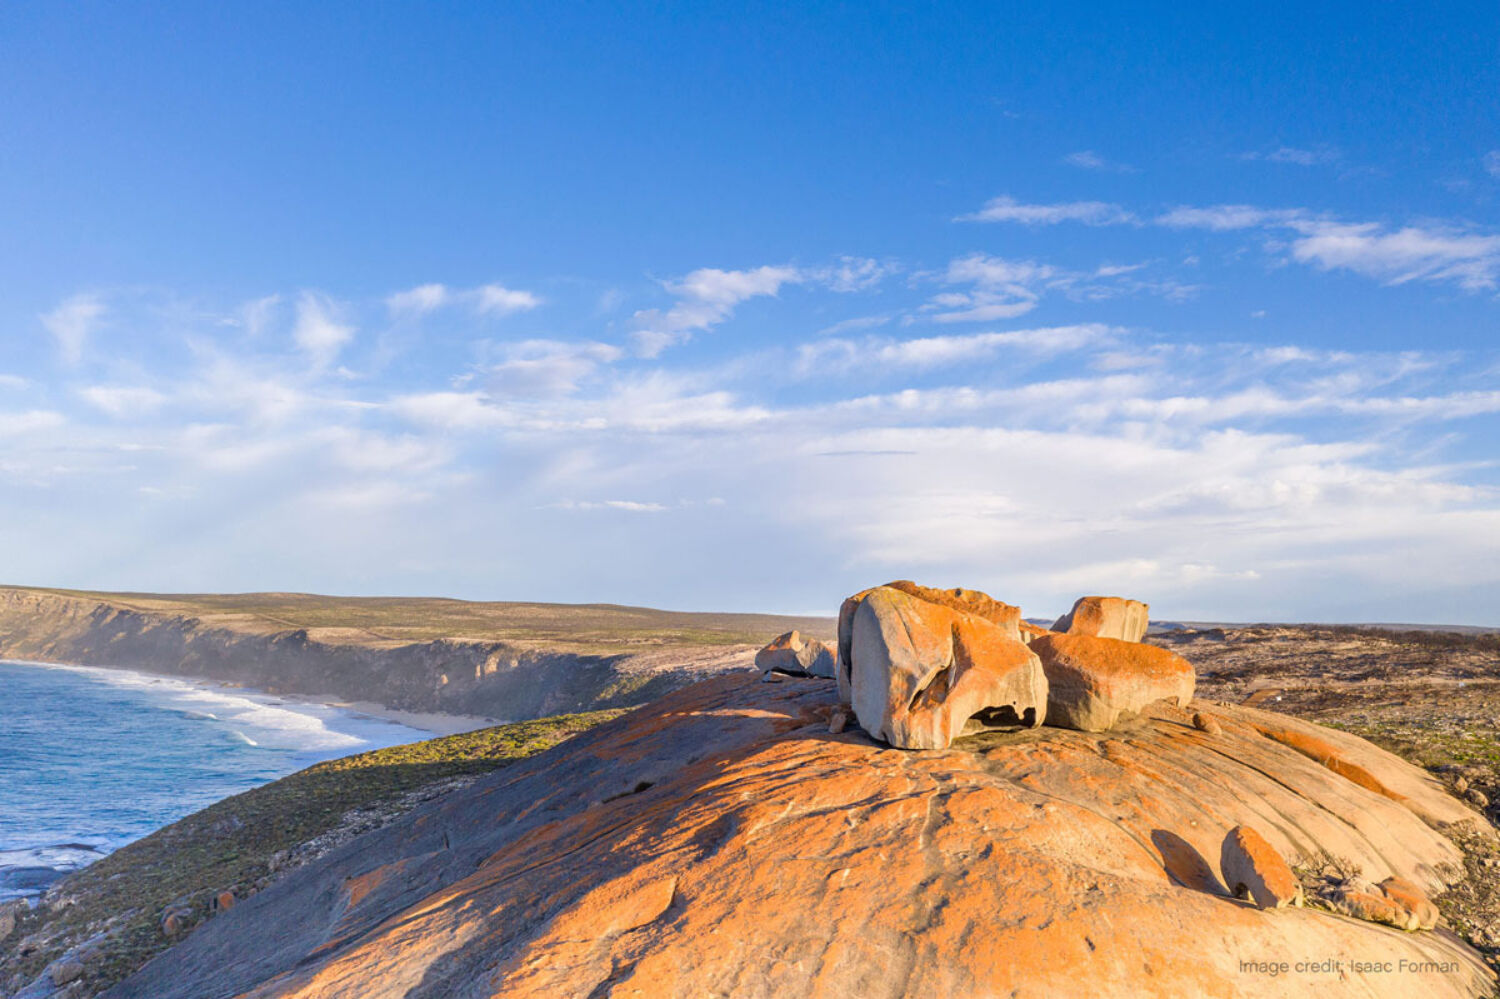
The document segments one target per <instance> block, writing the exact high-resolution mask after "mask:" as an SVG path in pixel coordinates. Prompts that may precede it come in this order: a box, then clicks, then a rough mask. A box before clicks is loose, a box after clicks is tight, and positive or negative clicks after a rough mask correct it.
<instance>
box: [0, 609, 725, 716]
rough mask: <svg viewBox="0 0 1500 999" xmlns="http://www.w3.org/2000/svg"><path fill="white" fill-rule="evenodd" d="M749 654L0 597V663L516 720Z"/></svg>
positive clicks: (686, 677)
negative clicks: (401, 633)
mask: <svg viewBox="0 0 1500 999" xmlns="http://www.w3.org/2000/svg"><path fill="white" fill-rule="evenodd" d="M753 655H754V650H753V648H752V647H749V646H729V647H725V646H713V647H704V648H686V649H682V648H677V649H673V650H672V654H671V655H670V656H664V655H662V654H659V653H658V654H654V655H653V654H651V653H642V654H635V655H623V654H622V655H585V654H579V653H574V652H558V651H548V650H546V649H535V648H523V647H520V646H516V645H512V644H508V643H505V642H495V641H477V640H465V639H438V640H434V641H424V642H406V643H402V642H380V641H349V640H343V641H341V640H337V639H327V638H323V637H321V636H319V635H317V634H313V633H310V632H309V631H308V630H307V629H287V630H284V631H274V630H267V629H264V628H255V627H247V626H244V625H242V624H235V623H231V624H219V623H214V622H205V621H203V620H201V619H198V618H194V617H189V616H179V615H170V614H155V613H150V612H143V611H140V610H136V609H133V608H129V607H125V606H121V605H119V604H116V603H113V602H111V601H109V600H107V599H101V598H92V597H79V596H70V595H66V594H59V593H51V592H46V591H38V590H26V589H16V588H0V658H5V659H24V660H33V661H37V662H56V663H76V664H79V665H85V666H119V667H124V668H128V669H140V670H147V671H150V672H154V673H165V674H170V675H175V676H187V677H197V678H203V679H211V680H216V681H219V682H224V683H234V684H240V685H243V686H247V687H254V688H257V689H260V690H265V691H268V692H271V693H280V694H303V695H312V696H332V697H337V698H342V699H346V700H355V701H374V702H377V703H379V704H383V705H385V706H387V707H392V708H400V709H403V710H408V711H441V712H448V713H453V714H467V715H481V716H486V717H491V718H502V719H507V720H520V719H525V718H539V717H544V716H547V715H555V714H562V713H568V712H575V711H586V710H591V709H594V708H605V707H623V706H629V705H634V704H640V703H643V702H644V701H647V700H650V699H652V698H653V697H656V696H659V695H660V694H663V693H666V692H668V691H670V690H675V689H677V688H679V687H681V686H684V685H686V684H688V683H692V682H694V681H696V680H700V679H703V678H705V677H707V676H713V675H717V674H719V673H724V672H728V671H733V670H740V669H747V668H750V667H751V665H752V657H753Z"/></svg>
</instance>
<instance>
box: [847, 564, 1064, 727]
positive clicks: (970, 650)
mask: <svg viewBox="0 0 1500 999" xmlns="http://www.w3.org/2000/svg"><path fill="white" fill-rule="evenodd" d="M1020 617H1021V612H1020V609H1019V608H1016V607H1011V606H1010V605H1008V604H1002V603H1000V602H999V601H997V600H993V599H992V598H990V597H989V596H986V595H985V594H983V593H978V592H976V591H973V590H934V589H931V588H928V587H922V586H917V585H916V584H914V583H893V584H891V585H890V586H878V587H875V588H874V589H872V590H866V591H864V592H863V593H860V594H858V595H857V596H855V597H851V598H850V599H849V600H847V601H845V602H844V608H843V610H842V611H841V612H840V614H839V665H838V672H839V687H840V690H841V691H843V692H845V694H846V696H847V698H848V700H849V703H850V704H851V705H852V706H853V708H854V716H855V718H856V719H858V721H859V724H860V726H861V727H863V728H864V730H865V731H866V732H868V733H870V734H871V735H872V736H874V737H875V738H877V739H884V740H885V741H886V742H888V743H890V744H891V745H892V746H897V747H899V748H902V749H945V748H947V746H948V745H949V744H950V743H951V742H952V741H953V740H954V739H955V738H956V737H958V736H959V735H962V734H964V733H965V732H973V731H978V730H981V729H983V728H985V727H989V726H993V725H1029V726H1035V725H1040V724H1041V723H1042V720H1043V716H1044V714H1045V713H1046V710H1047V679H1046V676H1045V675H1044V674H1043V672H1042V664H1041V662H1040V661H1039V660H1038V659H1037V657H1036V656H1035V655H1034V654H1033V653H1032V652H1031V650H1029V649H1028V648H1027V647H1026V646H1025V645H1024V644H1022V642H1021V640H1020V633H1019V631H1018V630H1017V623H1018V622H1019V621H1020Z"/></svg>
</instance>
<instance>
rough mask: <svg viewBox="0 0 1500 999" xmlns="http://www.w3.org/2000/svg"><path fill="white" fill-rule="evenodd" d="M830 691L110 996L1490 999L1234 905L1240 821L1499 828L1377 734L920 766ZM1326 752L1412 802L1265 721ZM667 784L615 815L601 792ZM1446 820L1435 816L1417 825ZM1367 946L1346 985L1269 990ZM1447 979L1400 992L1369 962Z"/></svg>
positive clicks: (1062, 744)
mask: <svg viewBox="0 0 1500 999" xmlns="http://www.w3.org/2000/svg"><path fill="white" fill-rule="evenodd" d="M833 706H834V704H833V696H832V691H831V690H829V689H828V685H826V684H814V683H783V684H778V685H773V686H762V685H760V684H756V683H745V682H744V678H743V677H727V678H722V679H717V680H710V681H707V682H705V683H702V684H698V685H696V686H693V687H690V688H688V689H685V690H682V691H679V692H677V693H674V694H670V695H668V696H666V697H664V698H662V699H660V700H658V701H655V702H652V703H651V704H649V705H647V706H646V707H644V708H641V709H639V710H637V711H635V712H632V713H630V714H628V715H625V716H623V717H621V718H618V719H616V720H614V721H612V722H609V723H607V724H605V725H602V726H600V727H598V728H596V729H593V730H591V731H589V732H586V733H584V734H582V735H579V736H576V737H574V738H573V739H570V740H568V741H566V742H564V743H562V744H560V745H558V746H556V747H554V748H553V749H551V750H549V751H547V752H545V753H542V754H539V755H537V756H534V757H532V758H530V759H527V760H523V761H519V762H517V763H515V764H513V765H511V766H508V767H506V768H504V769H502V770H499V771H496V772H495V773H492V774H488V775H485V776H483V777H480V778H478V779H476V781H475V782H474V783H473V784H470V785H467V786H466V787H464V788H461V789H459V790H457V791H454V792H452V793H451V794H448V795H446V796H444V797H442V798H439V799H437V800H435V801H432V802H430V803H428V804H426V805H423V806H421V807H419V808H417V809H416V810H415V811H413V812H411V813H409V814H407V815H406V816H404V817H403V818H400V819H397V820H396V821H395V822H393V823H392V824H391V825H389V826H386V827H384V828H382V829H378V830H375V831H373V832H370V833H367V834H366V835H364V836H362V837H360V838H359V839H358V840H356V841H355V842H354V843H351V844H349V845H348V846H347V847H345V848H343V849H341V850H337V851H335V852H333V853H331V854H329V855H327V856H325V857H323V858H321V859H319V860H317V861H314V862H312V863H311V864H309V865H307V866H306V867H303V868H301V869H299V870H298V872H297V874H296V876H294V877H288V878H283V879H281V880H280V881H278V882H276V883H275V884H273V885H271V886H270V887H268V888H266V889H265V890H263V891H261V892H258V893H257V894H255V895H253V896H251V897H249V898H246V899H244V900H242V901H241V902H240V904H239V905H237V906H235V908H234V909H233V910H232V911H230V912H227V913H224V914H223V915H222V916H220V917H218V918H216V919H212V920H209V921H208V922H207V923H205V924H204V925H203V926H202V927H201V928H199V929H198V930H196V931H195V932H193V933H192V934H191V935H189V936H188V937H187V938H186V939H185V940H183V941H182V942H180V943H178V944H177V946H175V947H173V948H171V949H170V950H168V951H166V952H164V953H163V954H161V955H160V956H159V957H157V958H156V959H155V960H153V961H152V962H151V963H150V964H148V965H146V966H145V967H144V968H142V969H141V970H140V971H139V972H137V973H136V974H135V975H134V976H133V977H132V978H131V979H130V980H129V981H127V982H125V983H123V984H122V985H121V986H118V987H117V989H116V991H115V992H114V993H113V994H112V997H111V999H203V997H204V996H206V995H213V996H219V995H225V996H229V995H235V996H238V995H247V996H254V997H256V999H401V997H422V996H427V997H434V996H465V995H484V996H492V995H503V996H505V997H506V999H553V997H556V996H588V995H601V996H602V995H606V994H608V995H613V996H616V997H624V996H650V997H655V996H662V997H669V999H670V997H678V996H694V997H696V996H705V995H721V996H734V997H736V999H741V997H743V999H814V997H830V996H871V997H877V996H878V997H882V999H897V997H916V996H943V997H948V999H970V997H976V999H977V997H981V996H1009V995H1019V996H1080V995H1107V996H1173V997H1185V996H1235V997H1236V999H1273V997H1274V999H1281V997H1287V996H1291V997H1308V999H1324V997H1327V996H1330V995H1337V996H1343V995H1348V996H1362V997H1391V999H1397V997H1401V999H1408V997H1410V996H1413V995H1419V996H1421V997H1422V999H1458V997H1461V996H1483V995H1487V994H1489V993H1490V991H1491V989H1492V987H1493V984H1492V983H1493V981H1494V979H1493V976H1492V975H1491V974H1490V973H1489V971H1488V970H1486V968H1485V966H1484V963H1483V961H1482V959H1481V958H1480V956H1479V955H1477V954H1476V953H1475V952H1474V951H1472V950H1470V949H1469V948H1467V947H1465V946H1464V945H1463V944H1462V943H1461V942H1460V941H1459V940H1458V939H1457V938H1455V937H1453V936H1451V935H1448V934H1438V933H1413V934H1404V933H1395V932H1392V931H1391V930H1390V929H1389V928H1388V927H1385V926H1377V925H1373V924H1370V923H1366V922H1360V921H1357V920H1352V919H1342V918H1339V917H1337V916H1335V915H1333V914H1331V913H1328V912H1324V911H1320V910H1316V909H1312V908H1302V909H1299V908H1295V907H1293V908H1285V909H1279V910H1263V909H1259V908H1255V907H1253V906H1249V905H1245V904H1243V903H1239V902H1235V901H1233V900H1232V899H1230V898H1229V897H1228V892H1227V891H1226V889H1225V887H1224V886H1223V884H1222V883H1221V882H1220V880H1219V875H1218V870H1217V866H1218V865H1217V858H1218V853H1219V850H1220V847H1221V844H1222V842H1223V840H1224V837H1225V835H1226V833H1227V832H1228V831H1229V830H1230V829H1232V828H1233V827H1234V826H1236V825H1243V824H1248V825H1254V826H1255V827H1256V828H1257V829H1259V830H1261V831H1262V833H1263V834H1264V836H1265V838H1266V840H1267V841H1268V842H1269V843H1270V844H1271V846H1272V847H1273V848H1274V849H1275V850H1276V851H1277V852H1278V853H1279V854H1281V855H1282V856H1284V857H1290V856H1310V855H1312V854H1314V853H1315V852H1316V851H1317V850H1318V849H1319V848H1324V849H1326V850H1327V851H1328V852H1329V853H1330V854H1332V855H1336V856H1340V857H1347V858H1349V859H1350V860H1351V861H1352V862H1354V863H1356V864H1358V865H1360V866H1362V867H1363V868H1364V869H1366V870H1371V871H1380V872H1382V873H1385V872H1390V873H1391V874H1395V875H1398V876H1401V877H1404V878H1407V879H1409V880H1411V881H1412V883H1413V884H1415V885H1417V886H1418V887H1420V888H1422V889H1423V890H1424V891H1427V892H1436V891H1438V890H1439V889H1440V888H1441V886H1442V877H1443V872H1444V871H1446V870H1447V869H1448V868H1447V866H1446V865H1448V864H1451V863H1454V862H1455V861H1457V860H1459V859H1460V858H1461V854H1460V853H1459V852H1458V850H1457V849H1456V848H1455V846H1454V845H1453V843H1452V842H1450V841H1449V840H1448V839H1447V837H1446V835H1445V834H1444V832H1442V831H1441V829H1442V828H1444V827H1445V826H1444V825H1443V823H1449V822H1453V823H1461V824H1466V825H1467V826H1468V827H1469V828H1470V829H1471V830H1472V831H1473V832H1474V833H1475V834H1476V835H1485V836H1490V837H1492V836H1493V833H1490V832H1486V830H1485V826H1486V824H1485V823H1484V821H1483V819H1482V818H1481V817H1480V816H1477V815H1476V814H1475V813H1474V812H1473V811H1472V810H1471V809H1470V808H1469V807H1468V806H1467V805H1464V804H1462V803H1461V802H1459V801H1457V800H1455V799H1453V798H1451V797H1449V796H1448V795H1447V794H1446V793H1445V792H1444V790H1443V788H1442V787H1441V786H1439V785H1438V784H1437V783H1436V781H1434V780H1432V779H1431V778H1430V776H1429V775H1428V774H1426V773H1425V772H1424V771H1422V770H1420V769H1418V768H1416V767H1413V766H1411V765H1410V764H1407V763H1405V762H1404V761H1402V760H1400V759H1398V758H1396V757H1395V756H1393V755H1391V754H1390V753H1387V752H1385V751H1383V750H1380V749H1378V748H1376V747H1374V746H1372V745H1370V744H1369V743H1367V742H1363V741H1362V740H1359V739H1357V738H1355V737H1354V736H1350V735H1347V734H1345V733H1341V732H1333V731H1328V730H1324V729H1321V728H1319V727H1318V726H1316V725H1313V724H1311V723H1307V722H1301V721H1299V720H1297V719H1283V718H1276V717H1275V716H1272V715H1270V714H1268V713H1266V712H1260V711H1256V710H1254V709H1250V708H1244V707H1237V706H1233V707H1222V708H1220V707H1215V710H1214V716H1215V718H1216V719H1218V721H1219V723H1220V724H1221V725H1222V726H1223V729H1224V731H1223V734H1222V735H1220V736H1218V737H1215V738H1212V739H1210V738H1209V737H1208V736H1206V735H1205V734H1204V733H1202V732H1198V731H1196V730H1194V729H1193V728H1191V727H1189V726H1185V725H1184V724H1183V720H1182V718H1181V715H1180V713H1179V712H1176V711H1175V710H1171V709H1166V708H1159V709H1156V708H1153V709H1148V710H1147V711H1146V712H1145V713H1144V714H1143V715H1142V716H1141V717H1140V718H1139V719H1137V722H1136V725H1135V726H1134V727H1133V728H1132V731H1131V733H1130V736H1129V738H1119V737H1117V736H1115V735H1112V734H1093V733H1088V732H1078V731H1072V730H1068V729H1057V728H1050V727H1043V728H1035V729H1028V730H1025V731H1022V732H1019V733H1014V734H1006V735H1003V736H998V735H981V736H979V737H978V738H975V739H970V740H965V741H964V742H962V743H959V744H958V745H957V746H955V747H954V748H951V749H948V750H945V751H942V752H930V753H895V752H892V751H890V750H888V749H886V748H885V747H883V746H881V745H878V744H876V743H873V742H871V741H869V740H867V739H865V738H863V737H861V736H859V735H857V734H854V733H845V734H844V735H842V736H838V737H832V736H830V735H829V734H828V732H827V714H828V712H829V711H830V710H831V708H832V707H833ZM1273 720H1274V721H1275V722H1276V723H1277V724H1278V725H1281V726H1285V727H1288V728H1292V729H1295V730H1296V731H1298V732H1302V733H1305V734H1316V735H1317V736H1318V737H1319V739H1321V740H1322V741H1324V742H1326V743H1327V744H1328V745H1329V746H1330V747H1331V748H1332V749H1333V750H1335V751H1336V752H1337V753H1338V754H1339V755H1340V756H1341V757H1343V758H1345V759H1348V760H1351V761H1356V762H1357V763H1358V765H1359V766H1360V767H1361V768H1362V770H1363V771H1364V772H1367V773H1368V774H1370V775H1371V781H1372V783H1376V784H1378V785H1379V786H1380V787H1384V788H1388V789H1392V790H1396V791H1399V793H1400V794H1401V796H1402V800H1399V801H1398V800H1396V799H1394V798H1391V797H1388V796H1386V795H1384V794H1381V793H1379V792H1377V791H1375V790H1372V789H1370V788H1368V787H1366V786H1364V785H1363V784H1361V783H1358V782H1355V781H1352V780H1350V779H1349V778H1347V777H1346V776H1344V775H1343V774H1341V773H1340V772H1338V771H1337V770H1334V769H1331V768H1330V767H1328V766H1325V765H1324V764H1323V763H1322V762H1320V761H1319V760H1316V759H1313V758H1311V757H1309V756H1308V755H1306V754H1304V753H1302V752H1299V751H1297V750H1296V749H1294V748H1292V747H1291V746H1290V745H1288V744H1287V743H1286V742H1285V741H1283V740H1278V739H1274V738H1270V737H1268V736H1267V735H1265V734H1263V732H1262V731H1261V730H1260V727H1261V726H1268V725H1269V723H1270V722H1271V721H1273ZM646 781H650V782H654V785H653V786H652V788H651V791H650V793H649V794H627V795H619V796H615V797H612V798H610V800H607V801H602V802H601V801H599V789H600V788H602V787H627V788H628V787H634V786H637V785H638V784H639V783H641V782H646ZM1417 810H1420V812H1422V813H1423V814H1428V815H1431V816H1434V817H1435V818H1437V819H1439V820H1440V824H1439V825H1429V824H1428V823H1426V822H1424V821H1423V820H1422V819H1421V818H1420V817H1419V816H1418V814H1417ZM1325 956H1333V957H1337V958H1339V959H1340V960H1342V961H1344V962H1345V965H1344V968H1345V971H1346V973H1347V980H1343V981H1340V980H1338V979H1337V977H1336V976H1329V975H1317V974H1301V975H1299V974H1282V975H1279V976H1276V977H1271V976H1269V975H1265V974H1252V973H1247V972H1246V971H1245V970H1244V969H1243V968H1242V965H1241V962H1242V961H1245V960H1279V959H1281V958H1282V957H1285V958H1286V959H1287V960H1289V961H1295V960H1299V959H1302V958H1304V957H1313V958H1318V959H1321V958H1322V957H1325ZM1403 960H1404V961H1407V962H1409V963H1411V964H1422V963H1429V964H1430V963H1431V962H1443V963H1444V968H1445V970H1444V971H1442V972H1432V973H1425V972H1411V973H1402V974H1390V973H1383V972H1382V971H1381V970H1380V969H1377V970H1374V971H1371V970H1368V969H1364V970H1362V969H1360V968H1351V967H1350V965H1349V962H1351V961H1359V962H1365V963H1377V962H1378V963H1381V964H1384V963H1385V962H1390V963H1391V964H1396V963H1397V962H1400V961H1403Z"/></svg>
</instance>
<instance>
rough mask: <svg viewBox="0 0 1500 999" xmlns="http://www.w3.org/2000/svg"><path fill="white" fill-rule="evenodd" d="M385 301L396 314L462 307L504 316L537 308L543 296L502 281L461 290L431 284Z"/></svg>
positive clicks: (388, 307)
mask: <svg viewBox="0 0 1500 999" xmlns="http://www.w3.org/2000/svg"><path fill="white" fill-rule="evenodd" d="M385 304H386V308H387V309H388V310H389V311H390V312H391V314H392V315H395V316H420V315H425V314H426V313H429V312H434V311H436V310H438V309H441V308H445V307H448V306H465V307H467V308H470V309H472V310H474V311H475V312H477V313H479V314H480V315H489V316H506V315H510V314H511V313H513V312H528V311H530V310H532V309H535V308H538V307H540V306H541V305H542V299H541V296H539V295H537V294H535V293H534V292H530V291H523V290H520V289H516V288H507V287H506V286H504V285H502V284H484V285H480V286H479V287H477V288H470V289H468V290H462V289H456V288H450V287H448V286H447V285H445V284H438V283H431V284H420V285H417V286H416V287H414V288H408V289H407V290H406V291H398V292H396V293H395V294H393V295H389V296H387V297H386V300H385Z"/></svg>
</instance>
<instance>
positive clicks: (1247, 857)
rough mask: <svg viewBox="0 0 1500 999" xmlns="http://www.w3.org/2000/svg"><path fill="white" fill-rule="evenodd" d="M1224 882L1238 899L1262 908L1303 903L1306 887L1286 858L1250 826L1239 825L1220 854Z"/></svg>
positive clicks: (1232, 830)
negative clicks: (1298, 881) (1300, 882)
mask: <svg viewBox="0 0 1500 999" xmlns="http://www.w3.org/2000/svg"><path fill="white" fill-rule="evenodd" d="M1219 869H1220V870H1221V871H1222V872H1223V874H1224V884H1225V886H1226V887H1227V888H1228V889H1229V893H1230V894H1231V895H1234V896H1235V897H1236V898H1245V897H1248V898H1249V899H1250V900H1251V901H1252V902H1254V903H1255V904H1256V905H1258V906H1260V907H1261V908H1262V909H1280V908H1283V907H1285V906H1288V905H1295V904H1300V902H1301V899H1302V887H1301V885H1299V884H1298V883H1297V878H1296V876H1295V875H1293V874H1292V868H1291V865H1290V864H1288V863H1287V862H1286V858H1285V857H1283V856H1282V855H1281V854H1279V853H1277V852H1276V848H1275V847H1273V846H1272V845H1271V844H1270V843H1267V842H1266V838H1265V837H1264V836H1262V835H1261V834H1260V833H1258V832H1256V831H1255V830H1254V829H1252V828H1250V827H1249V826H1235V827H1234V828H1233V829H1231V830H1229V835H1228V836H1225V837H1224V846H1223V848H1222V849H1221V850H1220V853H1219Z"/></svg>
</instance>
